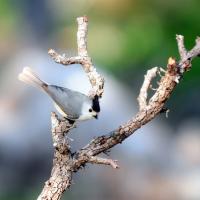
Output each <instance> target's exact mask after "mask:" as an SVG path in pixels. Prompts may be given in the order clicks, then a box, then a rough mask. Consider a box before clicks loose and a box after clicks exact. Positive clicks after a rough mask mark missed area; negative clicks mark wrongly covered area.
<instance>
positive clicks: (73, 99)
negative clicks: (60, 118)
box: [46, 85, 92, 119]
mask: <svg viewBox="0 0 200 200" xmlns="http://www.w3.org/2000/svg"><path fill="white" fill-rule="evenodd" d="M46 92H47V93H48V94H49V96H50V97H51V98H52V99H53V100H54V101H55V103H56V104H57V105H58V106H59V107H60V108H61V109H62V110H63V111H64V112H65V113H66V114H67V116H68V117H69V118H70V119H77V118H79V116H80V115H81V109H82V105H83V102H88V103H90V104H91V105H92V100H91V99H90V98H89V97H88V96H86V95H85V94H82V93H80V92H76V91H73V90H70V89H68V88H64V87H59V86H56V85H48V88H47V89H46Z"/></svg>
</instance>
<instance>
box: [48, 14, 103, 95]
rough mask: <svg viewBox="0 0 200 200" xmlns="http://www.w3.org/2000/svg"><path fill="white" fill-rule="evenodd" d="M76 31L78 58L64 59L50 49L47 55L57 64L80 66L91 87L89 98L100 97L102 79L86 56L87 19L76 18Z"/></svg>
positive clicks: (101, 93)
mask: <svg viewBox="0 0 200 200" xmlns="http://www.w3.org/2000/svg"><path fill="white" fill-rule="evenodd" d="M77 22H78V31H77V44H78V56H75V57H71V58H66V57H65V56H61V55H60V54H58V53H57V52H56V51H55V50H53V49H50V50H49V52H48V53H49V55H50V56H51V57H52V59H53V60H54V61H55V62H56V63H59V64H63V65H70V64H81V65H82V67H83V69H84V71H85V73H86V74H87V76H88V78H89V81H90V83H91V85H92V89H91V90H90V91H89V94H88V95H89V96H90V97H94V96H95V95H97V96H98V97H102V95H103V92H104V79H103V77H102V76H101V75H100V74H99V73H98V72H97V71H96V68H95V67H94V65H93V64H92V59H91V58H90V57H89V56H88V51H87V31H88V19H87V17H86V16H84V17H79V18H77Z"/></svg>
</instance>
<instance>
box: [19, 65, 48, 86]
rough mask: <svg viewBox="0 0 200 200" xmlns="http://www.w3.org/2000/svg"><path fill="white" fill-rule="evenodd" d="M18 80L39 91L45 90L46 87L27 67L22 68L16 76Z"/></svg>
mask: <svg viewBox="0 0 200 200" xmlns="http://www.w3.org/2000/svg"><path fill="white" fill-rule="evenodd" d="M18 79H19V80H20V81H23V82H25V83H26V84H29V85H32V86H35V87H38V88H40V89H45V88H46V87H47V86H48V84H47V83H45V82H43V81H42V80H41V79H40V78H39V77H38V76H37V75H36V74H35V73H34V72H33V71H32V69H31V68H29V67H24V69H23V71H22V72H21V73H20V74H19V75H18Z"/></svg>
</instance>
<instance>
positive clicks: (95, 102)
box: [92, 95, 100, 112]
mask: <svg viewBox="0 0 200 200" xmlns="http://www.w3.org/2000/svg"><path fill="white" fill-rule="evenodd" d="M92 109H93V110H94V111H95V112H100V105H99V97H98V96H97V95H95V96H94V98H93V99H92Z"/></svg>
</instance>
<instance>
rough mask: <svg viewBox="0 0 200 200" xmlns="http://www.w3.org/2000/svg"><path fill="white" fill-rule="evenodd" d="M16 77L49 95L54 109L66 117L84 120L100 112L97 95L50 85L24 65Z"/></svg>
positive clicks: (96, 116)
mask: <svg viewBox="0 0 200 200" xmlns="http://www.w3.org/2000/svg"><path fill="white" fill-rule="evenodd" d="M18 79H19V80H20V81H22V82H25V83H26V84H29V85H32V86H35V87H37V88H39V89H41V90H42V91H44V92H45V93H46V94H48V95H49V97H51V99H52V100H53V102H54V105H55V108H56V110H57V111H58V112H59V113H60V114H61V115H62V116H63V117H64V118H66V119H69V120H72V121H76V120H78V121H84V120H89V119H92V118H96V119H97V118H98V114H99V112H100V104H99V97H98V96H97V95H95V96H94V97H93V98H92V97H88V96H87V95H85V94H83V93H81V92H78V91H74V90H71V89H69V88H65V87H61V86H57V85H50V84H48V83H46V82H44V81H42V80H41V79H40V78H39V76H38V75H37V74H36V73H35V72H33V71H32V69H31V68H30V67H24V68H23V71H22V72H21V73H20V74H19V75H18Z"/></svg>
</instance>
